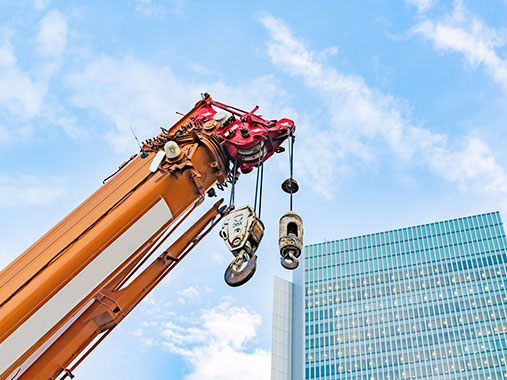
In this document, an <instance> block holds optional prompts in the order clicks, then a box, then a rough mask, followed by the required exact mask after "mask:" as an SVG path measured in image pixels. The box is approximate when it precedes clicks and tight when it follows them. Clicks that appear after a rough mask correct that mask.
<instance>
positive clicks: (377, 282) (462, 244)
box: [272, 212, 507, 380]
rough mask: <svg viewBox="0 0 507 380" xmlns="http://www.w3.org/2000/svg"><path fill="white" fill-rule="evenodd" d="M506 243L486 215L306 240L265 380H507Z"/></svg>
mask: <svg viewBox="0 0 507 380" xmlns="http://www.w3.org/2000/svg"><path fill="white" fill-rule="evenodd" d="M506 243H507V240H506V237H505V232H504V229H503V225H502V221H501V219H500V214H499V213H498V212H493V213H488V214H482V215H476V216H471V217H465V218H460V219H453V220H448V221H442V222H436V223H430V224H425V225H421V226H415V227H408V228H402V229H397V230H392V231H386V232H379V233H375V234H370V235H364V236H358V237H353V238H347V239H341V240H336V241H330V242H324V243H319V244H313V245H309V246H306V247H305V253H304V260H301V262H302V268H299V269H298V270H297V271H296V272H295V273H294V279H293V283H291V282H288V281H285V280H282V279H278V278H277V279H275V294H274V315H273V317H274V320H273V347H272V380H303V379H304V380H306V379H322V380H324V379H325V380H328V379H329V380H330V379H344V380H345V379H368V380H382V379H389V380H398V379H467V380H472V379H474V380H482V379H487V380H489V379H507V366H506V362H507V340H506V334H507V308H506V306H507V292H506V290H505V286H506V284H507V271H506V266H507V252H506Z"/></svg>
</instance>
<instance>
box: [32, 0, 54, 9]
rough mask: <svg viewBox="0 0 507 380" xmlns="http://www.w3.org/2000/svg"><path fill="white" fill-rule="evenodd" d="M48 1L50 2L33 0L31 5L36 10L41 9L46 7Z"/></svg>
mask: <svg viewBox="0 0 507 380" xmlns="http://www.w3.org/2000/svg"><path fill="white" fill-rule="evenodd" d="M49 2H50V0H34V1H33V7H34V8H35V10H37V11H42V10H44V9H46V8H47V7H48V5H49Z"/></svg>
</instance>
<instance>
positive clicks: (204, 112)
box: [142, 94, 295, 174]
mask: <svg viewBox="0 0 507 380" xmlns="http://www.w3.org/2000/svg"><path fill="white" fill-rule="evenodd" d="M258 108H259V107H257V106H256V107H255V108H254V109H253V110H252V111H250V112H247V111H243V110H241V109H239V108H236V107H232V106H228V105H226V104H223V103H220V102H217V101H214V100H212V99H211V97H210V96H209V95H208V94H205V95H204V98H203V100H202V101H200V102H198V103H197V104H196V106H195V107H194V109H192V111H190V112H189V113H188V114H186V115H185V116H184V117H183V118H182V119H181V120H180V121H179V122H178V123H176V124H175V125H174V127H172V128H171V129H170V130H165V129H163V130H162V131H163V132H162V133H161V134H160V135H159V136H157V137H156V138H155V139H152V140H148V141H146V142H145V143H144V146H143V149H142V150H143V151H144V152H150V151H151V152H156V151H160V150H161V149H162V148H163V147H164V145H165V144H166V143H167V142H168V141H178V140H181V139H182V138H184V137H185V136H189V135H190V134H192V133H194V134H201V133H204V134H208V135H211V134H214V135H215V136H216V137H217V138H218V141H217V142H218V143H219V144H220V146H221V148H222V150H223V152H222V154H223V156H224V158H225V159H226V160H227V161H229V162H231V163H232V164H233V165H234V166H235V167H236V168H238V169H240V170H241V172H242V173H245V174H246V173H249V172H251V171H252V170H253V168H254V167H256V166H260V165H261V164H262V163H263V162H264V161H266V160H267V159H268V158H269V157H271V156H272V155H273V154H274V153H281V152H283V151H284V148H283V147H281V144H282V143H283V141H284V140H285V139H286V138H287V137H288V136H290V135H291V134H293V133H294V130H295V125H294V122H293V121H292V120H290V119H280V120H266V119H263V118H262V117H261V115H256V114H255V112H256V111H257V110H258ZM228 166H229V165H226V167H228Z"/></svg>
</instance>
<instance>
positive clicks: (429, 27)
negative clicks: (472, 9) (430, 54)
mask: <svg viewBox="0 0 507 380" xmlns="http://www.w3.org/2000/svg"><path fill="white" fill-rule="evenodd" d="M412 32H414V33H417V34H420V35H421V36H423V37H424V38H426V39H428V40H430V41H432V42H433V44H434V47H435V49H436V50H437V51H439V52H442V53H452V52H457V53H461V54H463V56H464V57H465V58H466V60H467V61H468V63H469V64H471V65H473V66H479V65H483V66H484V67H485V68H486V71H487V72H488V74H489V75H490V76H491V77H492V78H493V80H494V81H496V82H497V83H499V84H500V85H501V86H502V87H503V88H504V89H505V90H507V58H505V57H504V56H502V55H501V54H500V53H499V52H498V50H499V48H501V47H503V46H505V44H506V43H507V29H505V28H503V29H500V30H496V29H494V28H490V27H488V26H487V25H486V24H485V23H484V22H482V21H481V20H479V19H478V18H477V17H475V16H473V15H470V14H469V13H468V12H467V11H466V10H465V8H464V6H463V4H462V3H461V1H456V3H455V8H454V11H453V13H452V14H450V15H446V16H445V17H443V18H442V19H440V20H438V19H435V20H425V21H423V22H421V23H419V24H417V25H416V26H415V27H414V28H412Z"/></svg>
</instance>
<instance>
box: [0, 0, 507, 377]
mask: <svg viewBox="0 0 507 380" xmlns="http://www.w3.org/2000/svg"><path fill="white" fill-rule="evenodd" d="M506 16H507V2H506V1H505V0H503V1H502V0H492V1H488V2H484V1H479V0H468V1H466V0H463V1H446V2H439V1H436V0H406V1H398V2H393V1H387V0H385V1H380V0H375V1H354V2H352V1H328V2H324V1H321V2H307V1H301V2H293V1H292V2H285V1H280V2H277V3H276V4H273V2H267V1H256V2H248V3H246V2H225V1H217V2H214V3H213V4H211V3H209V2H208V3H204V2H189V1H186V0H175V1H162V0H151V1H150V0H129V1H125V2H119V1H111V2H103V1H88V2H85V3H83V2H78V1H72V0H69V1H56V0H53V1H51V0H35V1H31V0H21V1H13V0H3V1H0V212H1V214H2V218H0V265H2V266H4V265H6V264H7V263H8V262H9V261H10V260H12V259H13V258H15V257H16V256H17V255H18V254H20V253H21V252H22V251H23V250H24V249H26V248H27V247H28V246H29V245H30V244H31V243H33V242H34V241H35V240H36V239H37V238H38V237H40V236H41V235H42V234H44V233H45V232H46V231H47V230H48V229H49V228H51V227H52V226H53V225H54V224H55V223H56V222H58V221H59V220H60V219H61V218H62V217H64V216H65V215H66V214H67V213H68V212H69V211H71V210H72V209H73V208H74V207H75V206H77V205H78V204H79V203H80V202H81V201H83V200H84V199H85V198H86V197H87V196H88V195H90V194H91V193H92V192H93V191H94V190H95V189H96V188H97V187H98V186H99V185H100V184H101V181H102V179H103V178H105V177H107V176H108V175H109V174H110V173H112V172H113V171H115V170H116V167H117V166H118V165H119V164H120V163H122V162H123V161H124V160H125V159H127V158H128V157H129V156H130V155H131V154H132V153H135V152H137V150H138V148H137V145H136V143H135V141H134V139H133V138H132V135H131V132H130V126H132V127H133V128H134V129H135V131H136V133H137V134H138V135H139V137H140V138H147V137H151V136H153V135H155V134H157V133H158V127H160V126H170V125H171V124H172V123H173V122H174V121H176V120H177V115H176V111H179V112H186V111H188V110H189V109H190V108H191V107H192V105H193V104H194V103H195V102H196V101H197V100H199V99H200V93H201V92H205V91H206V92H209V93H210V94H211V95H212V96H213V97H214V98H215V99H217V100H219V101H222V102H225V103H229V104H232V105H235V106H237V107H241V108H245V109H251V108H253V107H254V106H255V105H259V106H260V112H261V113H262V114H263V115H265V116H266V117H269V118H281V117H288V118H292V119H294V120H295V122H296V126H297V141H296V168H295V176H296V178H297V179H298V181H299V182H300V184H301V191H300V193H298V194H297V196H296V198H295V209H296V211H298V212H299V213H300V214H301V215H302V217H303V220H304V223H305V242H306V243H314V242H319V241H323V240H331V239H337V238H342V237H346V236H353V235H358V234H362V233H369V232H376V231H381V230H385V229H391V228H397V227H403V226H408V225H413V224H420V223H425V222H430V221H435V220H441V219H447V218H453V217H459V216H464V215H470V214H474V213H481V212H486V211H492V210H500V211H501V213H502V216H505V211H507V173H506V167H507V151H506V150H505V141H506V137H507V125H506V120H507V48H506V44H507V25H506V21H505V20H507V17H506ZM287 175H288V164H287V157H286V156H284V155H278V156H277V157H274V158H272V159H270V161H269V163H268V164H267V165H266V178H265V189H264V191H265V195H264V205H263V215H262V220H263V221H264V224H265V225H266V235H265V237H264V240H263V242H262V245H261V247H260V249H259V261H258V270H257V273H256V275H255V277H254V279H253V280H252V281H251V282H249V283H248V284H247V285H245V286H244V287H242V288H240V289H231V288H228V287H227V286H226V285H225V284H224V283H223V279H222V276H223V271H224V269H225V267H226V266H227V264H228V262H229V261H230V259H231V257H232V256H231V257H230V255H229V254H228V252H227V250H226V248H225V246H224V245H223V242H221V241H220V239H219V237H218V236H217V234H216V233H212V234H210V236H208V237H207V238H206V239H205V240H204V241H203V242H202V243H201V246H200V247H198V248H197V249H196V250H195V252H194V253H193V254H192V255H190V256H189V257H188V258H186V259H185V261H184V262H183V263H182V264H180V267H179V268H178V269H177V270H176V271H175V272H174V273H173V274H172V276H170V277H169V278H167V280H166V281H164V283H162V284H161V285H160V287H159V289H157V290H156V291H155V292H154V294H153V295H152V296H151V297H150V298H149V299H148V300H146V302H144V303H143V304H142V305H141V306H140V307H139V309H138V310H136V311H135V312H134V313H133V314H132V315H131V316H130V317H129V318H127V320H126V321H125V322H124V323H123V325H121V326H120V327H118V328H117V329H116V330H115V332H114V333H113V334H111V336H110V337H108V339H107V340H106V341H105V342H104V343H103V344H102V345H101V347H100V348H99V349H98V350H97V351H95V352H94V353H93V354H92V356H91V357H90V358H89V359H88V360H87V361H85V363H84V364H83V365H82V366H81V367H80V368H79V369H78V371H77V375H78V376H80V377H81V378H85V379H86V378H96V379H106V378H107V379H139V378H143V379H151V378H153V379H155V378H165V377H167V378H174V379H185V380H193V379H225V380H227V379H236V378H238V377H241V378H243V379H244V380H250V379H268V378H269V364H270V363H269V361H270V356H269V355H270V344H271V302H272V286H273V275H278V276H281V277H284V278H290V274H289V273H286V272H284V271H283V270H282V269H281V267H280V265H279V260H278V253H277V233H278V219H279V217H280V216H281V215H283V213H284V212H285V211H286V210H287V208H288V199H287V197H286V196H285V194H283V193H282V192H281V190H280V183H281V182H282V181H283V180H284V179H285V178H286V177H287ZM253 186H254V176H252V175H250V176H244V178H242V179H241V182H240V184H239V185H238V194H237V196H236V197H237V198H238V201H237V204H238V205H242V204H244V203H252V201H253V197H254V194H253ZM225 195H226V196H228V193H226V194H225ZM202 208H203V210H204V207H202Z"/></svg>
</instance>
